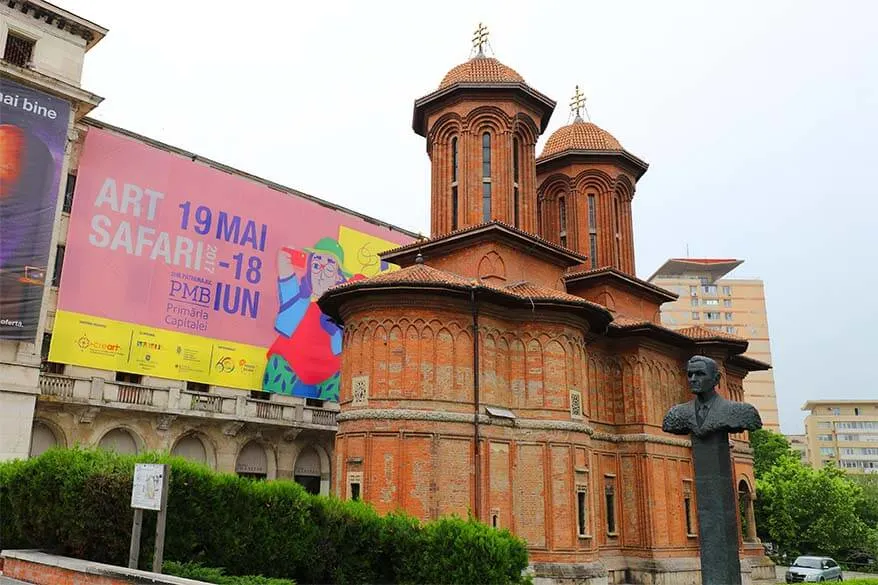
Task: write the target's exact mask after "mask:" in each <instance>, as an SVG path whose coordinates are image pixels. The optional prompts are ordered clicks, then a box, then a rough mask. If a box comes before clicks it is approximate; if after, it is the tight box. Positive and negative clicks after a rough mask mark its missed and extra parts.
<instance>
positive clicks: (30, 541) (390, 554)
mask: <svg viewBox="0 0 878 585" xmlns="http://www.w3.org/2000/svg"><path fill="white" fill-rule="evenodd" d="M137 462H140V463H167V464H169V465H170V466H171V477H170V492H169V499H168V522H167V530H166V536H165V558H166V559H167V560H168V561H178V562H181V563H198V564H200V565H204V566H200V567H198V568H199V569H200V570H208V571H211V570H212V571H217V570H219V569H209V568H207V569H206V568H205V566H206V567H222V571H221V572H220V573H215V574H214V576H216V577H224V578H228V576H229V575H265V576H266V577H276V578H286V579H294V580H295V581H296V582H298V583H338V584H346V583H437V584H439V583H461V584H465V583H519V582H521V581H522V577H521V572H522V570H524V569H525V567H526V566H527V549H526V545H525V543H524V542H523V541H522V540H520V539H518V538H516V537H514V536H513V535H512V534H510V533H509V532H508V531H505V530H502V531H498V530H494V529H492V528H489V527H488V526H486V525H484V524H481V523H478V522H475V521H472V520H462V519H459V518H445V519H441V520H438V521H435V522H427V523H421V522H419V521H418V520H417V519H415V518H412V517H409V516H407V515H405V514H402V513H395V514H388V515H386V516H380V515H379V514H378V513H377V512H375V510H374V509H373V508H371V507H370V506H369V505H367V504H364V503H361V502H349V501H342V500H338V499H336V498H332V497H329V498H326V497H321V496H312V495H310V494H308V493H307V492H306V491H305V490H304V489H303V488H302V487H301V486H300V485H298V484H297V483H295V482H292V481H285V480H277V481H270V482H259V481H252V480H249V479H244V478H240V477H237V476H235V475H231V474H221V473H216V472H213V471H211V470H210V469H208V468H206V467H205V466H203V465H199V464H195V463H191V462H188V461H185V460H183V459H181V458H178V457H168V456H164V455H158V454H154V453H146V454H142V455H138V456H125V455H116V454H111V453H107V452H104V451H100V450H83V449H78V448H77V449H51V450H49V451H47V452H46V453H44V454H43V455H41V456H40V457H38V458H35V459H29V460H26V461H12V462H6V463H2V464H0V510H2V512H3V513H2V516H0V548H41V549H46V550H51V551H53V552H56V553H59V554H65V555H69V556H74V557H79V558H84V559H89V560H94V561H99V562H105V563H112V564H117V565H125V564H127V560H128V547H129V542H130V537H131V522H132V514H133V512H132V510H131V508H130V507H129V506H130V498H131V479H132V475H133V471H134V464H135V463H137ZM155 516H156V515H155V513H152V512H149V511H146V512H145V513H144V523H143V530H142V543H141V544H142V549H141V551H142V552H141V555H140V558H141V563H142V566H144V567H148V566H150V565H151V554H152V551H153V545H154V537H155ZM172 566H174V567H177V568H179V567H190V568H191V567H193V566H195V565H179V566H177V565H172ZM181 570H182V569H181ZM187 570H188V569H187ZM249 578H250V579H251V581H249V582H248V581H244V582H243V583H248V584H253V585H256V584H257V583H259V584H260V585H262V584H263V583H264V584H265V585H275V584H274V583H271V582H269V581H253V580H252V579H259V578H257V577H249ZM202 580H208V579H202Z"/></svg>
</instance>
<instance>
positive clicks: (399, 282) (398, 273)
mask: <svg viewBox="0 0 878 585" xmlns="http://www.w3.org/2000/svg"><path fill="white" fill-rule="evenodd" d="M411 285H415V286H418V285H426V286H429V285H435V286H440V287H441V286H446V287H450V288H456V289H459V290H463V289H469V288H475V289H476V290H483V291H490V292H492V293H495V294H499V295H501V296H503V297H506V298H509V299H515V300H517V301H529V302H531V303H557V302H560V303H564V304H567V305H571V306H579V307H587V308H589V309H591V310H592V311H596V312H599V313H601V314H603V316H604V317H605V319H606V322H609V321H610V319H611V318H612V315H611V313H610V311H609V310H608V309H607V308H606V307H604V306H603V305H600V304H598V303H594V302H592V301H589V300H586V299H583V298H581V297H577V296H574V295H571V294H567V293H566V292H562V291H558V290H554V289H551V288H547V287H543V286H540V285H537V284H534V283H532V282H527V281H521V282H515V283H510V284H493V283H487V282H480V281H479V280H476V279H467V278H464V277H462V276H460V275H458V274H454V273H452V272H446V271H444V270H438V269H436V268H433V267H432V266H427V265H426V264H413V265H411V266H407V267H405V268H401V269H399V270H394V271H393V272H382V273H379V274H377V275H375V276H373V277H371V278H365V279H360V280H355V281H348V282H345V283H342V284H339V285H337V286H334V287H332V288H331V289H329V290H328V291H327V292H326V293H325V294H324V295H323V297H321V299H326V298H329V297H332V296H335V295H336V294H337V293H339V292H342V291H346V290H351V289H374V288H393V287H395V286H399V287H404V286H411Z"/></svg>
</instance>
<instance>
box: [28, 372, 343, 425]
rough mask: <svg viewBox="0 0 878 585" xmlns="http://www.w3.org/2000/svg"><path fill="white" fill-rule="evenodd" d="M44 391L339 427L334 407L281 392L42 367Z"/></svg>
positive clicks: (52, 396)
mask: <svg viewBox="0 0 878 585" xmlns="http://www.w3.org/2000/svg"><path fill="white" fill-rule="evenodd" d="M40 392H41V394H42V396H44V397H45V398H44V399H45V400H54V401H64V402H71V403H80V404H88V405H91V406H106V407H110V408H124V409H128V410H142V411H148V412H157V413H164V414H177V415H183V416H193V417H210V418H220V419H224V420H237V421H248V420H251V421H254V422H259V421H261V422H264V423H267V424H275V425H277V424H280V425H282V426H291V427H311V426H312V425H313V426H318V427H323V428H326V429H329V430H335V429H336V428H337V422H336V416H337V414H338V413H337V412H335V411H334V410H329V409H324V408H316V407H312V406H306V405H305V404H304V401H302V400H300V399H296V398H291V397H280V399H279V400H278V401H274V400H271V401H269V400H257V399H254V398H250V397H249V396H247V394H245V393H244V392H241V393H240V394H237V395H229V394H208V393H203V392H190V391H187V390H179V389H175V388H156V387H152V386H144V385H140V384H129V383H125V382H110V381H106V380H104V379H102V378H92V379H85V378H74V377H71V376H63V375H59V374H50V373H41V374H40Z"/></svg>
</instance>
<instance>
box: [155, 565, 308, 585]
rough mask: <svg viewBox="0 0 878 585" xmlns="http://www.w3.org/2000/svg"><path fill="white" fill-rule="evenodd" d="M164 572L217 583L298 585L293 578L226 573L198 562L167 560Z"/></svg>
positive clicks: (218, 584)
mask: <svg viewBox="0 0 878 585" xmlns="http://www.w3.org/2000/svg"><path fill="white" fill-rule="evenodd" d="M162 572H163V573H165V574H166V575H175V576H177V577H183V578H185V579H194V580H196V581H204V582H205V583H215V584H216V585H296V583H295V582H294V581H292V580H291V579H272V578H270V577H262V576H258V575H257V576H254V575H242V576H234V575H226V574H225V571H223V570H222V569H215V568H213V567H203V566H201V565H199V564H198V563H178V562H177V561H165V562H163V563H162Z"/></svg>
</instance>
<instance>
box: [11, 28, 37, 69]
mask: <svg viewBox="0 0 878 585" xmlns="http://www.w3.org/2000/svg"><path fill="white" fill-rule="evenodd" d="M34 45H36V41H34V40H33V39H29V38H27V37H23V36H20V35H17V34H15V33H14V32H12V31H9V33H8V34H7V35H6V49H5V50H4V51H3V60H4V61H8V62H9V63H12V64H13V65H18V66H19V67H27V66H28V65H29V64H30V62H31V58H32V57H33V55H34Z"/></svg>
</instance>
